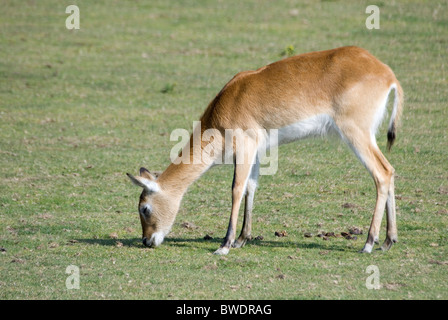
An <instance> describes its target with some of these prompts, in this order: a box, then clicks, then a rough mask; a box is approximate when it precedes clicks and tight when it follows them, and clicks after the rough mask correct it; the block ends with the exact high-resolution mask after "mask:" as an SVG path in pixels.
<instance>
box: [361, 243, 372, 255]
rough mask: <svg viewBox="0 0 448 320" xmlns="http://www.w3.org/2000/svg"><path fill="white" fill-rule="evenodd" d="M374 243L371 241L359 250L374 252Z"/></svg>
mask: <svg viewBox="0 0 448 320" xmlns="http://www.w3.org/2000/svg"><path fill="white" fill-rule="evenodd" d="M372 249H373V245H372V244H370V243H366V244H365V245H364V248H362V250H360V251H359V253H372Z"/></svg>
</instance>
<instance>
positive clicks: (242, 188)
mask: <svg viewBox="0 0 448 320" xmlns="http://www.w3.org/2000/svg"><path fill="white" fill-rule="evenodd" d="M247 140H248V139H246V143H245V148H244V149H246V150H245V154H244V161H241V162H242V163H240V161H239V160H238V156H236V160H235V172H234V176H233V186H232V212H231V215H230V221H229V227H228V229H227V234H226V237H225V238H224V242H223V243H222V245H221V247H220V248H219V249H218V250H216V251H215V252H214V253H215V254H220V255H224V254H228V253H229V250H230V248H231V247H232V245H233V243H234V241H235V235H236V224H237V221H238V212H239V210H240V206H241V200H242V198H243V196H244V194H245V192H246V187H247V182H248V179H249V175H250V172H251V169H252V166H253V163H254V158H255V155H256V145H255V144H254V143H248V141H247Z"/></svg>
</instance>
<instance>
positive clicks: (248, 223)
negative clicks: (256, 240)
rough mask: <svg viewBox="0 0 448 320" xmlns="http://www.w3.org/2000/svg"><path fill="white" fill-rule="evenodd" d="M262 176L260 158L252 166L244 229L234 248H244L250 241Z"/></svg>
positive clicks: (246, 197) (248, 183)
mask: <svg viewBox="0 0 448 320" xmlns="http://www.w3.org/2000/svg"><path fill="white" fill-rule="evenodd" d="M259 174H260V161H259V159H258V156H257V157H256V162H255V164H254V165H253V166H252V170H251V173H250V177H249V180H248V181H247V186H246V196H245V200H244V221H243V228H242V229H241V234H240V236H239V237H238V239H237V240H236V241H235V242H234V243H233V247H234V248H241V247H243V246H244V245H245V244H246V242H247V240H249V239H250V234H251V230H252V208H253V205H254V196H255V190H256V189H257V182H258V177H259Z"/></svg>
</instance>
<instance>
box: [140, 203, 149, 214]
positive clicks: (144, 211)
mask: <svg viewBox="0 0 448 320" xmlns="http://www.w3.org/2000/svg"><path fill="white" fill-rule="evenodd" d="M140 214H142V215H144V216H149V215H150V214H151V206H150V205H149V204H146V205H144V206H142V207H141V208H140Z"/></svg>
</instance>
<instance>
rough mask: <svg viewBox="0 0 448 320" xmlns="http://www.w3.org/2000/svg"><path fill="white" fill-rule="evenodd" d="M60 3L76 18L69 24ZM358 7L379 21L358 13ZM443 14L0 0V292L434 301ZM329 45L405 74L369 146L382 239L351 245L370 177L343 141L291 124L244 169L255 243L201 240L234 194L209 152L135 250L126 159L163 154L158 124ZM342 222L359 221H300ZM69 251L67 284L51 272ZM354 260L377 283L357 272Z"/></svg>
mask: <svg viewBox="0 0 448 320" xmlns="http://www.w3.org/2000/svg"><path fill="white" fill-rule="evenodd" d="M70 4H76V5H78V7H79V9H80V27H81V28H80V29H79V30H68V29H66V26H65V20H66V18H67V17H68V16H69V14H66V13H65V8H66V7H67V6H68V5H70ZM370 4H376V5H378V7H379V8H380V10H381V13H380V29H379V30H375V29H373V30H368V29H367V28H366V26H365V20H366V18H367V17H368V16H369V14H366V13H365V10H366V7H367V6H368V5H370ZM447 26H448V2H447V1H393V2H389V1H379V2H377V3H373V2H372V1H350V2H349V1H328V0H327V1H311V0H310V1H300V2H297V1H255V0H251V1H233V0H232V1H163V0H151V1H105V0H103V1H56V0H54V1H31V0H30V1H12V0H11V1H3V2H2V6H1V9H0V177H1V180H0V248H1V252H0V298H1V299H447V298H448V284H447V281H446V280H447V278H448V246H447V245H448V233H447V232H448V208H447V207H448V170H447V169H448V138H447V124H448V123H447V119H448V112H447V98H448V81H447V70H446V69H447V53H448V27H447ZM344 45H357V46H360V47H364V48H366V49H368V50H369V51H370V52H372V53H373V54H374V55H375V56H377V57H378V58H379V59H380V60H381V61H383V62H385V63H387V64H388V65H389V66H390V67H391V68H392V69H393V70H394V72H395V74H396V75H397V78H398V79H399V80H400V82H401V84H402V86H403V89H404V91H405V95H406V100H405V107H404V113H403V118H402V126H401V127H400V128H399V129H398V132H397V141H396V144H395V146H394V147H393V148H392V151H391V152H390V153H387V152H385V155H386V157H387V158H388V159H389V160H390V162H391V163H392V165H393V166H394V167H395V169H396V173H397V178H396V182H395V184H396V202H397V211H398V217H397V218H398V232H399V243H397V244H396V245H395V246H394V247H392V249H391V250H390V251H389V252H387V253H383V252H379V251H374V252H373V253H372V254H370V255H366V254H359V253H358V250H359V249H361V248H362V246H363V244H364V241H365V239H366V238H365V237H366V232H367V230H368V226H369V225H370V220H371V215H372V213H373V207H374V203H375V188H374V183H373V181H372V179H371V177H370V175H369V174H368V173H367V171H366V170H365V169H364V167H362V165H361V164H360V163H359V162H358V160H357V159H356V158H355V156H354V155H353V154H352V153H351V152H350V151H349V150H348V148H347V147H345V146H344V145H342V144H341V143H339V142H334V141H332V140H304V141H300V142H298V143H294V144H289V145H285V146H282V147H281V148H280V150H279V154H280V159H279V170H278V172H277V174H276V175H274V176H262V177H261V178H260V186H259V189H258V192H257V194H256V196H255V208H254V223H253V232H252V235H253V236H254V237H256V236H262V237H263V239H262V240H253V241H251V242H249V243H248V244H247V245H246V246H245V247H244V248H242V249H234V250H231V252H230V253H229V255H227V256H215V255H213V254H212V253H213V251H214V250H216V249H217V248H218V247H219V245H220V243H221V239H222V237H224V235H225V232H226V229H227V223H228V218H229V215H230V206H231V201H230V200H231V192H230V190H231V189H230V188H231V182H232V169H233V168H232V166H220V167H216V168H213V169H211V170H210V171H209V172H207V173H206V174H205V175H204V176H203V177H202V178H201V179H200V180H198V181H197V182H196V183H194V184H193V185H192V186H191V187H190V189H189V192H188V193H187V194H186V196H185V198H184V200H183V203H182V206H181V209H180V212H179V214H178V216H177V219H176V222H175V224H174V226H173V228H172V232H171V233H170V234H169V235H168V237H167V238H166V240H165V242H164V244H163V245H162V246H161V247H160V248H157V249H148V248H145V247H144V246H143V245H142V244H141V238H140V236H141V228H140V222H139V218H138V213H137V201H138V196H139V193H140V190H139V188H137V187H135V186H133V185H132V184H131V183H130V181H129V180H128V178H127V177H126V175H125V173H126V172H130V173H133V174H136V173H137V172H138V169H139V167H140V166H145V167H147V168H149V169H154V170H163V169H164V168H165V167H166V166H168V164H169V153H170V150H171V148H172V147H173V146H174V144H175V142H172V141H170V139H169V138H170V133H171V131H172V130H174V129H176V128H185V129H187V130H189V131H190V132H191V131H192V122H193V121H194V120H197V119H199V117H200V115H201V113H202V111H203V110H204V109H205V107H206V106H207V104H208V103H209V101H210V100H211V99H212V98H213V97H214V96H215V95H216V93H217V92H218V91H219V90H220V89H221V88H222V86H223V85H224V84H225V83H226V82H227V81H229V80H230V79H231V78H232V77H233V75H234V74H235V73H237V72H239V71H242V70H248V69H255V68H258V67H261V66H263V65H266V64H268V63H270V62H273V61H276V60H279V59H281V58H282V57H283V56H284V54H285V53H287V52H288V51H289V52H291V51H294V52H295V53H296V54H299V53H304V52H309V51H316V50H324V49H330V48H334V47H339V46H344ZM288 47H289V49H288ZM378 144H379V146H380V148H381V149H382V150H385V146H386V126H385V125H383V126H382V128H381V130H380V133H379V135H378ZM241 220H242V217H241V216H240V223H241ZM185 222H188V223H190V224H193V225H194V226H195V227H194V228H185V225H183V224H184V223H185ZM351 227H358V228H361V229H362V230H363V231H364V234H363V235H360V236H358V239H357V240H346V239H344V238H329V240H327V241H325V240H322V238H319V237H317V236H315V235H317V234H318V233H319V232H335V233H336V234H338V233H341V232H346V231H347V230H348V229H349V228H351ZM283 230H285V231H286V232H287V236H286V237H276V236H275V235H274V233H275V232H276V231H283ZM307 232H310V233H312V234H313V235H314V236H313V237H311V238H307V237H304V234H305V233H307ZM207 234H208V235H210V236H211V237H212V239H210V240H204V236H205V235H207ZM384 237H385V220H384V221H383V225H382V232H381V234H380V238H381V239H380V240H381V241H382V240H383V239H384ZM69 265H75V266H78V267H79V270H80V288H79V289H72V290H68V289H67V288H66V279H67V277H68V274H66V273H65V271H66V268H67V266H69ZM370 265H375V266H377V267H378V269H379V271H380V289H379V290H369V289H367V288H366V279H367V277H368V276H369V275H370V274H369V273H366V269H367V267H368V266H370Z"/></svg>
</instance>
